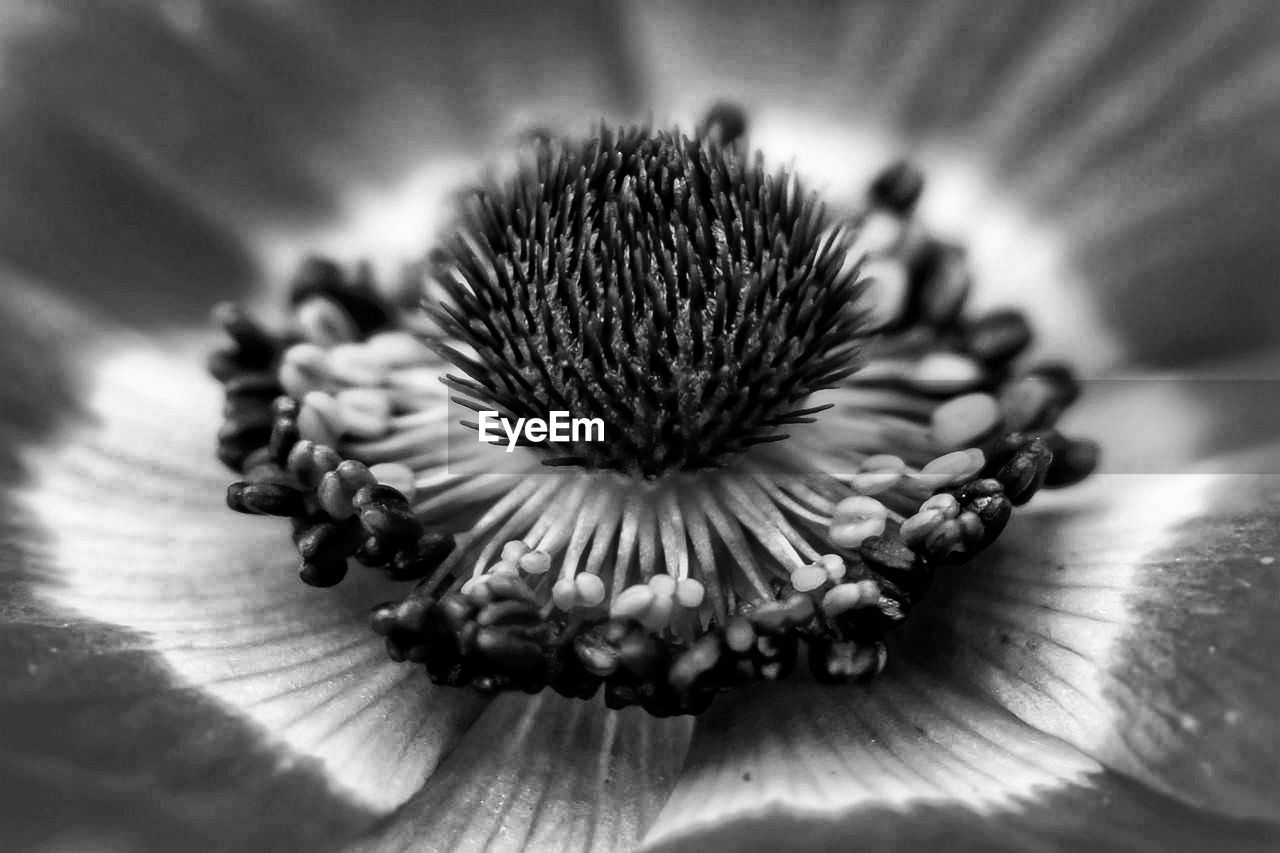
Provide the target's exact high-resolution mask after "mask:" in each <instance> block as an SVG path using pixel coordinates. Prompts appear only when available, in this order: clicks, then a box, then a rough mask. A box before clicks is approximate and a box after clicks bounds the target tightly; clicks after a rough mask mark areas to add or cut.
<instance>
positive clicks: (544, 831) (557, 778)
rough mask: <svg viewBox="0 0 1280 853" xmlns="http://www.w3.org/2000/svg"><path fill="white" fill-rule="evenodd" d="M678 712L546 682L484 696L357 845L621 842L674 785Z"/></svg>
mask: <svg viewBox="0 0 1280 853" xmlns="http://www.w3.org/2000/svg"><path fill="white" fill-rule="evenodd" d="M691 728H692V721H691V720H690V719H689V718H674V719H667V720H659V719H655V718H653V717H651V716H649V715H648V714H646V713H644V712H643V711H641V710H640V709H638V708H629V709H627V710H625V711H609V710H607V709H606V708H604V705H603V702H602V701H601V699H600V698H599V697H597V698H596V699H595V700H592V701H591V702H582V701H578V700H570V699H564V698H562V697H560V696H557V695H555V694H553V693H551V692H550V691H544V692H543V693H541V694H539V695H538V696H534V697H529V696H521V695H514V694H507V695H504V696H501V697H500V698H498V699H496V700H494V702H493V704H492V705H490V706H489V708H487V709H486V710H485V712H484V715H483V716H481V718H480V720H479V721H478V722H477V723H476V725H475V726H473V727H472V729H471V730H470V731H468V732H467V735H466V737H465V738H464V739H463V741H462V742H461V743H460V744H459V745H458V748H457V750H455V751H454V752H453V753H452V754H451V755H450V756H449V757H448V758H446V759H445V761H444V763H443V764H442V765H441V766H440V768H439V770H437V771H436V774H435V775H434V776H432V777H431V779H430V780H429V781H428V782H427V784H426V786H425V787H424V788H423V789H422V791H421V793H419V794H418V796H416V797H415V798H414V799H413V800H412V801H410V802H409V803H408V804H407V805H406V806H405V807H404V809H403V810H402V811H401V812H400V813H398V814H397V815H396V816H395V818H394V819H393V820H392V821H391V822H390V823H389V824H388V825H387V826H386V828H385V829H384V831H383V832H381V833H379V834H378V835H377V836H376V837H375V838H373V839H370V840H369V841H368V842H367V845H366V846H362V847H361V848H360V849H366V850H370V851H372V850H377V851H391V850H432V851H458V853H466V852H467V851H480V850H494V851H518V850H527V851H531V853H538V851H578V850H581V851H588V850H590V851H612V850H626V849H629V848H631V847H632V846H633V845H634V844H635V843H636V842H637V841H638V840H639V838H640V836H641V835H642V834H643V832H644V830H645V828H646V827H647V826H649V824H651V823H652V822H653V820H654V818H655V817H656V816H657V813H658V811H659V809H661V808H662V804H663V802H664V801H665V800H666V798H667V795H668V794H669V793H670V791H671V788H672V787H673V786H674V785H675V782H676V778H677V775H678V771H679V768H680V762H681V760H682V758H683V757H684V753H685V748H686V746H687V745H688V740H689V732H690V729H691Z"/></svg>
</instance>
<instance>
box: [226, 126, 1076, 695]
mask: <svg viewBox="0 0 1280 853" xmlns="http://www.w3.org/2000/svg"><path fill="white" fill-rule="evenodd" d="M744 125H745V122H744V121H742V117H741V116H740V115H739V114H735V113H733V112H732V111H728V112H726V111H725V110H723V109H721V110H720V111H718V112H714V113H713V116H712V120H711V121H709V122H708V124H707V125H706V126H705V127H704V129H703V132H701V133H699V134H698V136H697V138H695V139H692V140H690V139H686V138H684V137H682V136H680V135H678V134H676V133H665V132H656V133H654V132H650V131H649V130H647V129H634V130H628V131H622V132H619V133H617V134H613V133H609V132H607V131H601V132H600V133H599V134H598V135H596V136H593V137H592V138H590V139H589V140H588V141H586V142H579V143H573V142H555V143H548V142H540V143H537V144H536V145H535V147H534V149H533V151H532V153H531V155H530V156H529V157H528V159H526V160H525V161H524V165H523V166H522V167H521V168H520V169H519V170H518V171H517V172H516V173H515V176H514V177H513V178H511V179H510V180H508V181H506V182H505V183H499V182H497V181H496V180H489V181H488V182H487V183H485V184H484V185H482V186H481V187H479V188H477V189H475V190H474V191H473V192H471V193H470V194H469V195H468V196H467V197H466V199H465V200H464V201H463V203H462V206H461V210H460V213H459V217H458V220H457V222H456V223H455V226H454V228H453V230H452V231H451V232H450V233H449V235H448V236H447V238H446V240H445V242H444V246H443V249H442V250H441V251H439V252H437V253H436V254H435V256H434V259H433V262H432V263H431V265H430V275H431V278H432V279H433V280H434V284H432V285H431V286H430V287H424V290H423V293H424V294H426V293H435V292H436V291H438V290H440V289H442V290H443V298H441V299H436V298H434V297H432V298H429V299H428V300H427V310H425V311H424V310H422V306H421V305H419V304H418V302H419V300H417V299H415V300H413V301H412V302H410V303H407V304H396V303H395V302H393V301H391V300H389V299H388V298H386V297H384V296H382V295H380V294H379V292H378V291H377V289H376V286H375V285H374V284H373V282H372V281H371V279H370V278H369V276H368V274H367V272H366V271H358V272H357V273H356V275H354V276H350V275H348V274H346V273H345V272H344V271H343V270H342V269H340V268H339V267H337V266H336V265H334V264H332V263H329V262H324V261H312V262H309V263H308V264H306V265H305V266H304V269H303V271H302V273H301V274H300V276H299V277H298V279H297V280H296V281H295V283H294V287H293V292H292V296H293V306H294V309H295V311H294V322H293V323H292V324H291V326H290V327H289V328H288V329H285V330H282V331H279V332H272V331H269V330H267V329H265V328H263V327H262V326H261V325H259V324H258V323H257V322H255V321H254V320H252V319H251V318H250V317H248V316H247V315H245V314H244V313H243V312H241V311H239V310H238V309H235V308H231V307H228V308H223V309H221V313H220V320H221V322H222V324H223V325H224V327H225V328H226V329H227V331H228V333H229V334H230V336H231V338H232V341H233V346H232V347H231V348H230V349H228V350H226V351H223V352H221V353H218V354H215V356H214V357H213V360H212V364H211V367H212V369H213V372H214V374H215V375H216V376H217V377H218V378H220V379H221V380H222V381H223V382H224V383H225V385H226V390H227V407H226V411H225V415H226V423H225V425H224V427H223V430H222V432H221V433H220V435H219V455H220V458H222V460H223V461H224V462H226V463H227V464H228V465H229V466H230V467H232V468H234V469H235V470H237V471H240V472H242V473H243V474H244V477H245V479H244V480H243V481H241V482H238V483H235V484H233V485H232V486H231V487H230V489H229V490H228V495H227V500H228V503H229V504H230V506H231V507H232V508H233V509H236V510H239V511H241V512H246V513H252V514H261V515H276V516H285V517H288V518H290V519H291V520H292V524H293V534H294V542H295V544H296V546H297V549H298V552H299V555H300V556H301V558H302V567H301V577H302V580H303V581H305V582H306V583H309V584H312V585H314V586H322V587H324V586H332V585H334V584H336V583H338V582H340V581H341V580H343V578H344V577H345V576H346V574H347V573H348V570H349V567H350V564H351V562H352V561H353V560H354V561H355V562H357V563H359V564H362V565H363V566H367V567H374V568H380V569H382V570H384V571H385V572H387V573H388V574H389V575H390V576H391V577H392V578H394V579H397V580H403V581H416V584H415V585H414V586H413V587H412V588H411V589H410V590H408V591H407V593H406V595H405V596H404V598H403V599H402V600H400V601H398V602H389V603H387V604H385V605H382V606H380V607H378V608H376V609H375V611H374V613H373V617H372V622H373V629H374V631H375V632H377V633H378V634H379V635H381V636H382V637H384V638H385V641H386V645H387V650H388V653H389V654H390V655H391V657H392V658H393V659H395V660H397V661H412V662H414V663H420V664H423V665H424V666H425V667H426V670H427V673H428V674H429V675H430V677H431V678H432V679H433V680H434V681H436V682H438V683H442V684H450V685H456V686H466V685H470V686H472V687H475V688H478V689H481V690H485V691H490V692H492V691H497V690H525V691H530V692H536V691H538V690H541V689H543V688H545V687H551V688H552V689H554V690H556V691H558V692H560V693H562V694H564V695H566V696H574V697H579V698H588V697H590V696H592V695H594V694H595V693H596V692H598V691H601V690H603V693H604V698H605V701H606V703H607V704H608V705H609V706H610V707H625V706H628V705H640V706H642V707H644V708H645V709H647V710H648V711H649V712H651V713H653V714H659V715H667V714H678V713H698V712H700V711H701V710H703V709H705V708H706V707H707V706H708V704H709V703H710V702H711V700H712V698H713V697H714V696H715V695H717V694H718V693H720V692H722V691H724V690H727V689H729V688H732V687H734V686H737V685H740V684H744V683H749V682H751V681H755V680H760V679H778V678H782V677H784V676H786V675H787V674H788V673H789V672H790V671H791V670H792V668H793V667H794V665H795V663H796V660H797V657H798V656H799V654H800V652H801V650H802V649H803V650H806V651H807V659H808V665H809V668H810V669H811V671H812V672H813V673H814V674H815V676H816V677H818V678H819V679H822V680H824V681H844V680H850V679H852V680H865V679H867V678H870V677H873V676H874V675H875V674H876V673H878V672H879V671H880V670H881V669H882V668H883V667H884V665H885V661H886V649H887V646H886V638H887V637H888V634H889V632H890V631H891V630H892V629H893V628H894V627H895V626H897V625H899V624H901V622H902V621H903V620H904V619H905V618H906V617H907V615H908V614H909V613H910V612H911V610H912V609H913V608H914V607H915V605H916V604H918V603H919V601H920V600H921V598H922V597H923V596H924V594H925V592H926V591H927V589H928V587H929V582H930V579H931V577H932V575H933V572H934V571H935V570H937V569H939V568H940V567H954V566H958V565H960V564H963V563H965V562H967V561H969V560H970V559H972V558H973V557H974V556H975V555H976V554H978V553H979V552H980V551H982V550H983V549H984V548H986V547H988V546H990V545H991V544H992V543H993V542H994V541H995V540H996V538H997V537H998V536H999V535H1000V532H1001V531H1002V529H1003V528H1004V526H1005V524H1006V523H1007V522H1008V521H1009V518H1010V516H1011V514H1012V512H1013V509H1014V507H1015V506H1018V505H1021V504H1023V503H1025V502H1026V501H1028V500H1030V498H1031V497H1032V495H1033V494H1034V493H1035V492H1036V491H1037V490H1038V489H1039V488H1040V487H1042V486H1050V487H1052V486H1062V485H1069V484H1070V483H1072V482H1075V481H1076V480H1078V479H1080V478H1081V477H1083V476H1085V475H1087V474H1088V473H1089V472H1090V471H1091V470H1092V468H1093V466H1094V464H1095V462H1096V458H1097V452H1096V447H1095V446H1094V445H1093V444H1091V443H1090V442H1085V441H1075V440H1072V439H1068V438H1066V437H1064V436H1062V435H1061V434H1059V433H1058V432H1056V431H1055V430H1054V429H1053V425H1054V422H1055V420H1056V419H1057V417H1058V415H1059V414H1060V413H1061V412H1062V410H1063V409H1064V408H1065V407H1066V406H1067V405H1069V404H1070V403H1071V402H1072V400H1073V399H1074V397H1075V395H1076V393H1077V388H1076V385H1075V382H1074V380H1073V379H1072V377H1071V374H1070V372H1069V371H1067V370H1066V369H1065V368H1062V367H1060V366H1057V365H1041V366H1038V367H1031V368H1029V369H1021V368H1019V367H1018V365H1017V361H1018V359H1019V357H1020V355H1021V354H1022V353H1023V351H1024V350H1025V349H1026V347H1027V345H1028V344H1029V342H1030V329H1029V327H1028V324H1027V322H1026V320H1025V319H1024V318H1023V317H1022V316H1021V315H1020V314H1018V313H1016V312H1012V311H997V312H993V313H990V314H987V315H985V316H977V317H973V316H969V315H967V314H966V312H965V299H966V296H967V293H968V290H969V278H968V275H967V271H966V268H965V264H964V254H963V251H962V250H960V249H959V248H958V247H954V246H949V245H947V244H944V243H942V242H940V241H938V240H936V239H934V238H933V237H931V236H930V235H929V234H928V233H927V232H925V231H924V229H923V228H921V227H920V226H919V224H918V223H916V222H915V221H914V220H913V218H912V209H913V207H914V204H915V201H916V198H917V197H918V196H919V194H920V192H921V189H922V183H921V178H920V175H919V173H918V172H916V171H915V170H914V169H912V168H910V167H908V166H897V167H894V168H891V169H888V170H886V171H885V172H884V173H883V174H882V175H881V176H880V177H879V178H878V179H877V180H876V181H875V182H874V183H873V185H872V186H871V188H870V190H869V194H868V205H867V208H866V211H865V212H864V213H863V214H862V215H860V216H859V217H857V218H856V219H854V220H851V221H847V222H836V223H827V222H825V221H824V217H823V213H822V210H821V207H820V206H819V205H818V203H817V202H816V200H815V199H814V198H812V197H811V196H808V195H805V194H804V193H803V192H802V191H801V190H800V189H799V185H798V182H797V181H796V180H795V178H794V177H793V176H791V175H789V174H787V173H786V172H781V171H779V172H776V173H769V172H766V171H765V169H764V168H763V166H762V164H761V159H760V157H759V156H758V155H757V156H756V157H754V158H748V157H746V156H744V154H743V151H744V150H745V149H744V148H743V147H742V146H741V144H740V141H738V140H737V139H736V138H735V137H736V135H737V134H739V133H740V132H741V131H742V129H743V127H744ZM855 277H858V278H857V280H856V281H855ZM441 355H443V356H444V357H445V359H447V360H448V362H452V364H449V363H447V362H446V361H445V360H442V359H441V358H440V356H441ZM855 368H856V370H855ZM451 370H452V371H454V372H452V373H451V372H450V371H451ZM459 370H460V371H461V375H458V374H457V371H459ZM451 392H452V393H453V394H454V395H455V397H454V398H455V399H459V400H461V401H462V402H464V403H465V404H467V405H470V406H471V407H472V408H476V409H495V410H498V411H500V412H502V413H504V414H505V415H507V416H510V417H514V418H519V417H531V416H540V415H543V414H545V413H546V411H547V410H551V409H563V410H568V411H570V412H572V413H573V414H574V415H576V416H583V417H592V416H597V417H600V418H601V419H602V420H604V421H605V422H606V423H607V424H609V425H610V426H611V427H612V431H611V433H610V434H609V435H608V440H607V441H606V442H603V443H599V444H595V443H587V442H579V441H576V440H566V441H561V442H559V443H558V446H552V447H549V448H548V447H529V448H521V449H520V452H519V453H516V454H515V455H514V456H512V457H509V458H511V459H513V460H514V461H513V462H511V463H510V464H508V465H504V466H501V467H495V466H494V462H493V456H492V455H489V450H490V449H489V448H487V447H486V446H485V445H483V444H480V443H479V442H463V443H461V444H458V443H451V442H449V441H448V436H449V430H450V427H451V421H452V420H453V417H452V415H451V414H450V410H449V395H450V393H451ZM784 426H786V427H788V428H789V429H788V433H789V439H788V440H787V441H782V442H774V441H771V439H774V438H776V437H778V436H780V435H783V433H781V432H780V431H779V430H780V429H782V428H783V427H784ZM547 463H560V467H552V468H547V467H545V466H546V464H547ZM952 570H953V569H952Z"/></svg>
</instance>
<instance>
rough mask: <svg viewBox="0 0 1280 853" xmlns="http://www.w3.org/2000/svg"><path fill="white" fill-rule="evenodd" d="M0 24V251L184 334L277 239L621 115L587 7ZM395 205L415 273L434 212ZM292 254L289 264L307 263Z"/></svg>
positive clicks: (124, 3) (352, 6) (48, 13)
mask: <svg viewBox="0 0 1280 853" xmlns="http://www.w3.org/2000/svg"><path fill="white" fill-rule="evenodd" d="M11 5H12V4H11ZM4 15H5V19H4V24H3V25H0V30H2V31H3V42H4V44H3V52H2V53H0V67H2V68H3V73H4V77H3V80H4V85H3V86H0V127H3V128H4V129H5V132H4V133H3V134H0V181H2V182H3V185H4V186H5V193H4V194H3V197H0V258H3V259H4V261H5V262H6V263H8V264H9V265H11V266H13V267H14V268H17V269H21V270H23V271H25V272H27V273H29V274H31V275H33V276H35V277H37V278H39V279H41V280H45V281H50V282H55V283H57V285H58V286H59V287H60V288H62V289H64V291H65V292H67V293H73V294H75V296H76V297H77V298H78V299H82V300H85V301H86V302H88V303H90V304H93V305H94V306H95V307H100V308H104V309H106V310H108V311H110V312H112V313H113V314H114V315H116V316H118V317H121V318H124V319H126V320H127V321H129V322H131V323H143V324H147V325H152V326H154V325H158V324H163V323H172V322H182V321H187V322H199V321H202V320H203V318H204V316H205V312H206V311H207V307H208V304H209V303H210V302H211V301H213V300H215V299H217V298H220V297H225V296H234V295H236V294H240V293H244V292H245V291H247V290H248V289H249V288H250V287H251V286H252V285H254V284H255V283H257V282H258V281H260V280H261V279H262V278H263V275H264V272H266V273H274V270H266V271H264V270H263V269H262V263H263V258H262V254H263V253H264V252H265V251H268V250H269V249H271V248H272V247H273V246H275V244H276V243H278V242H279V241H280V240H282V239H285V237H286V236H290V235H291V236H293V237H299V235H306V234H307V233H308V232H309V230H310V229H314V228H324V229H331V228H332V227H333V226H334V223H335V222H338V221H343V220H346V219H348V218H350V217H351V216H352V215H353V211H352V210H351V208H352V206H353V205H355V206H358V205H359V202H360V200H361V198H362V197H364V196H366V195H368V194H370V193H374V194H378V193H385V192H393V191H394V187H396V186H397V185H398V184H400V183H401V182H402V181H405V180H406V179H410V178H411V177H412V176H413V175H415V174H416V173H417V171H418V170H419V169H420V168H421V167H423V165H424V164H425V163H430V162H434V161H437V160H441V159H445V160H447V159H450V158H453V157H456V156H458V155H459V154H462V153H470V152H474V151H475V150H476V149H477V148H479V149H484V148H486V147H487V146H488V145H490V144H492V143H493V141H494V140H493V137H494V135H495V134H497V133H502V132H506V131H509V130H510V129H511V127H510V125H511V123H512V122H515V121H532V120H545V119H546V118H547V117H549V116H562V115H564V114H566V113H570V114H573V115H574V116H575V121H585V120H587V119H591V120H594V119H596V118H598V116H599V114H600V113H601V112H604V111H610V112H612V111H616V110H618V109H634V108H635V105H634V104H633V103H630V102H629V100H628V99H629V98H631V97H632V95H633V89H634V69H633V68H632V66H631V65H630V63H629V62H628V61H627V54H626V50H625V45H624V44H621V36H622V33H621V31H620V30H619V29H618V28H617V24H616V19H615V17H614V16H613V15H611V14H610V13H609V10H608V9H607V8H602V7H600V6H598V5H597V4H591V3H579V4H557V5H555V6H554V7H553V8H546V9H544V8H534V7H525V6H509V5H504V4H489V6H488V7H487V8H486V6H485V4H484V3H481V4H480V5H479V6H477V5H476V4H474V3H432V4H414V5H406V4H403V3H397V2H386V0H383V1H382V2H361V3H352V2H331V0H322V2H309V3H305V4H303V3H264V2H258V0H230V2H219V3H206V2H198V0H197V1H196V2H183V3H177V2H175V3H168V2H165V3H158V2H135V0H104V2H92V3H89V2H84V0H51V2H50V1H49V0H41V1H40V2H27V3H19V4H16V5H15V6H14V8H13V9H11V10H10V9H7V10H6V12H5V13H4ZM549 45H567V46H569V49H564V50H556V49H549V48H548V46H549ZM582 114H585V115H582ZM579 116H581V117H579ZM401 212H402V214H403V215H405V216H407V217H408V221H407V222H403V223H401V224H400V226H399V227H400V230H402V231H404V232H406V233H413V234H415V235H417V238H418V243H417V244H411V245H407V246H406V245H398V246H397V248H403V249H406V250H407V251H408V254H409V257H408V258H399V259H397V260H406V259H416V258H417V257H418V256H419V253H420V252H422V251H424V247H423V246H422V245H421V241H422V240H423V239H424V238H425V235H426V234H427V233H428V232H429V228H430V226H431V221H430V220H431V216H432V213H431V211H430V209H407V210H403V211H401ZM355 213H358V211H355ZM302 239H304V242H303V243H302V244H301V245H300V244H299V243H298V242H294V243H293V245H292V249H293V252H294V254H295V256H296V254H299V253H302V252H306V251H314V250H315V246H313V245H311V244H310V243H309V242H306V241H305V238H302ZM353 248H354V249H355V250H356V251H357V252H360V253H367V252H368V251H370V249H371V248H373V249H376V248H377V247H376V246H374V247H367V246H363V247H362V246H356V247H353Z"/></svg>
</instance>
